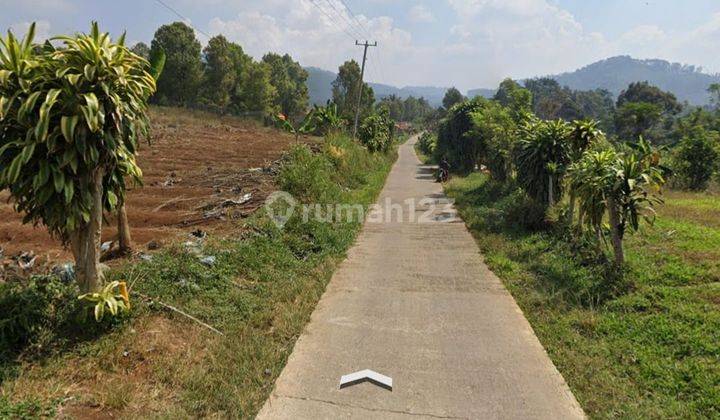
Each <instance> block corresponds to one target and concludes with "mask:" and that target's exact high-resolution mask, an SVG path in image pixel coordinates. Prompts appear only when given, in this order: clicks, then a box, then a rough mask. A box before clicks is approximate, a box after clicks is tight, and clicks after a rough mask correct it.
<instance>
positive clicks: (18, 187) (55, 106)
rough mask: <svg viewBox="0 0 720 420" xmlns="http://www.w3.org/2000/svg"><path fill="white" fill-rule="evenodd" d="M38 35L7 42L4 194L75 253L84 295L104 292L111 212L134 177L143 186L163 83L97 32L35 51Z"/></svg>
mask: <svg viewBox="0 0 720 420" xmlns="http://www.w3.org/2000/svg"><path fill="white" fill-rule="evenodd" d="M34 33H35V25H31V27H30V31H29V33H28V34H27V35H26V37H25V38H24V39H23V40H18V39H17V38H15V36H14V35H13V34H12V33H8V36H7V38H6V39H3V40H1V41H0V132H2V134H3V135H2V136H1V137H0V189H5V188H7V189H8V190H9V191H10V195H11V198H12V200H13V201H14V202H15V208H16V210H17V211H19V212H21V213H23V214H24V215H25V217H24V221H25V222H26V223H30V222H32V223H35V224H38V223H42V224H44V225H45V226H46V227H47V228H48V230H49V231H50V233H51V234H53V235H54V236H56V237H58V238H59V239H60V240H61V241H62V242H64V243H69V244H70V248H71V250H72V252H73V255H74V257H75V261H76V273H77V281H78V284H79V285H80V289H81V291H83V292H90V291H96V290H98V288H99V287H100V284H101V281H100V280H101V273H100V269H99V256H100V255H99V254H100V252H99V247H100V233H101V230H102V214H103V210H107V211H113V210H115V208H116V206H117V205H118V203H120V202H122V200H123V196H124V193H125V187H126V186H125V179H126V177H128V178H131V179H135V180H139V179H140V178H141V176H142V173H141V171H140V168H139V167H138V166H137V163H136V160H135V153H136V149H137V141H138V138H139V137H140V136H142V135H143V134H145V133H146V132H147V129H148V119H147V115H146V112H147V100H148V98H149V97H150V95H152V94H153V93H154V92H155V80H154V79H153V76H152V75H151V74H150V73H149V72H148V70H149V69H150V65H149V63H148V62H147V61H146V60H145V59H143V58H141V57H139V56H137V55H135V54H133V53H131V52H130V51H129V50H128V49H127V48H126V47H125V45H124V36H122V37H121V38H120V39H119V40H117V41H116V42H113V41H112V40H111V39H110V35H109V34H107V33H101V32H100V30H99V28H98V25H97V23H93V25H92V28H91V31H90V33H89V34H79V35H76V36H72V37H58V38H56V40H58V41H61V42H62V43H63V47H62V48H55V47H53V46H52V45H51V44H50V43H45V44H44V45H43V46H42V47H40V46H37V45H34V44H33V36H34Z"/></svg>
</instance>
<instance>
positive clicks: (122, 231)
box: [117, 201, 133, 255]
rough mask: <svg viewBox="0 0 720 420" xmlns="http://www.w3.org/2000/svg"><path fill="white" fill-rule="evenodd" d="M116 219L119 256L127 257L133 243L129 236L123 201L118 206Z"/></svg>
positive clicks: (128, 225) (128, 224)
mask: <svg viewBox="0 0 720 420" xmlns="http://www.w3.org/2000/svg"><path fill="white" fill-rule="evenodd" d="M117 217H118V245H119V247H120V254H122V255H128V254H130V253H131V252H132V247H133V243H132V237H131V236H130V223H128V217H127V211H126V210H125V201H123V202H122V203H121V204H120V205H119V206H118V210H117Z"/></svg>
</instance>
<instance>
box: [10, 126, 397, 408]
mask: <svg viewBox="0 0 720 420" xmlns="http://www.w3.org/2000/svg"><path fill="white" fill-rule="evenodd" d="M322 149H323V150H322V151H321V152H320V153H313V152H311V151H310V149H309V148H307V147H305V146H298V147H296V148H295V149H293V150H292V151H291V152H290V154H289V157H288V158H287V159H286V162H285V163H284V165H283V168H282V170H281V173H280V174H279V176H278V184H279V187H280V189H282V190H285V191H287V192H290V193H291V194H293V196H294V197H295V198H296V199H297V200H298V201H299V202H303V203H307V202H313V203H352V204H362V205H364V206H367V205H369V204H370V203H371V202H373V201H374V199H375V198H376V196H377V194H378V193H379V191H380V190H381V188H382V186H383V184H384V181H385V178H386V176H387V174H388V172H389V170H390V168H391V166H392V163H393V162H394V161H395V158H396V152H395V149H393V151H392V152H390V153H388V154H370V153H368V152H367V151H366V150H365V149H364V148H362V147H360V146H359V145H358V144H356V143H354V142H352V141H351V140H349V139H347V138H345V137H340V136H338V137H333V138H329V139H327V140H326V141H325V143H324V145H323V146H322ZM244 225H245V226H244V227H245V229H243V232H244V233H243V234H242V236H241V237H237V238H211V239H209V240H208V241H207V243H206V244H205V245H204V248H203V250H202V254H203V255H213V256H215V257H216V258H217V261H216V263H215V264H214V265H213V266H211V267H207V266H205V265H203V264H201V263H200V261H199V259H198V258H197V256H195V255H192V254H190V253H189V252H187V251H186V250H185V249H184V248H183V247H182V246H180V245H176V246H172V247H170V248H168V249H166V250H164V251H162V252H160V253H158V254H155V257H154V259H153V260H152V261H146V262H141V263H138V264H135V265H127V266H125V267H123V268H120V269H118V270H115V271H113V272H112V273H111V275H110V279H127V280H128V281H136V283H135V286H134V289H133V291H135V292H140V293H142V294H143V295H145V296H149V297H152V298H153V299H155V300H158V299H159V300H160V301H162V302H163V303H166V304H170V305H173V306H175V307H178V308H182V310H183V311H185V312H187V313H190V314H193V315H194V316H196V317H198V318H199V319H201V320H202V321H203V322H206V323H208V324H210V325H212V326H214V327H215V328H217V329H219V330H221V331H222V332H223V333H224V336H223V337H220V336H218V335H216V334H213V333H211V332H209V331H207V330H205V329H202V328H201V327H198V326H197V325H195V324H193V323H192V322H191V321H189V320H187V319H185V318H183V317H179V316H173V315H162V316H163V317H166V316H169V317H170V319H171V320H172V321H173V325H179V326H180V328H183V329H186V330H187V333H186V334H179V333H177V332H176V333H175V336H173V337H169V338H167V339H166V340H165V341H166V342H168V343H169V344H168V345H167V346H165V347H166V348H168V349H173V348H177V347H181V344H182V343H185V342H186V341H187V342H189V346H186V347H182V348H181V349H180V350H178V351H176V352H175V353H172V352H171V353H169V354H162V355H154V354H153V353H152V352H148V353H147V357H148V358H150V357H151V356H152V357H154V358H155V359H152V360H154V361H153V362H150V359H148V360H145V359H143V360H141V361H140V362H138V364H137V365H132V369H130V368H128V367H127V366H126V365H128V363H129V362H128V360H129V358H132V357H134V356H133V355H135V354H136V353H139V352H140V351H141V349H136V348H138V347H142V345H143V343H142V342H141V341H139V338H138V337H137V334H140V333H141V331H147V330H150V331H149V332H150V333H153V332H154V331H152V330H153V329H154V326H153V325H152V323H153V322H154V321H153V319H155V318H152V317H153V316H158V313H164V312H159V311H160V308H159V307H158V306H157V305H153V304H143V305H139V307H138V308H137V309H135V310H134V315H133V318H132V319H131V320H130V321H129V322H127V323H126V324H125V325H126V327H125V328H118V329H116V330H115V331H114V332H111V333H110V334H107V335H105V336H103V337H101V338H100V339H98V340H95V341H92V342H89V343H85V344H83V345H79V346H75V347H72V348H70V349H65V351H64V352H59V353H56V354H55V355H53V356H50V357H48V358H46V359H43V360H42V361H41V362H33V363H28V364H23V365H22V366H21V367H19V368H18V369H17V370H18V372H17V373H16V375H15V377H14V379H8V380H6V381H5V382H4V383H2V385H1V386H0V397H2V398H4V399H0V414H2V413H3V412H4V411H3V410H5V411H8V412H12V411H9V410H15V411H17V412H24V413H32V412H37V411H38V410H41V409H46V408H47V407H50V409H52V407H54V405H53V404H57V402H56V401H57V399H58V398H62V397H66V395H62V394H63V393H62V390H63V389H64V387H67V386H71V385H74V384H76V383H78V382H81V380H80V378H82V381H85V380H87V381H91V382H92V384H93V385H92V386H93V387H94V388H96V389H98V391H97V392H95V393H94V394H93V395H94V396H92V397H88V396H87V395H85V396H83V395H76V396H75V398H76V399H75V401H74V403H76V404H80V405H84V406H86V407H90V408H92V407H101V408H102V409H103V410H106V411H107V412H106V413H105V414H107V413H113V414H115V415H117V416H120V417H123V416H128V417H133V415H142V416H146V415H149V414H148V413H150V412H152V413H153V414H152V415H153V416H157V417H180V418H197V417H218V418H240V417H241V418H247V417H252V416H254V415H255V414H256V413H257V411H258V410H259V409H260V408H261V407H262V404H263V403H264V401H265V400H266V398H267V397H268V395H269V393H270V391H271V390H272V387H273V384H274V382H275V379H276V378H277V376H278V375H279V374H280V372H281V370H282V368H283V366H284V365H285V363H286V361H287V358H288V356H289V355H290V353H291V352H292V348H293V346H294V343H295V341H296V340H297V338H298V336H299V334H300V333H301V331H302V329H303V327H304V326H305V324H306V323H307V322H308V320H309V318H310V314H311V312H312V311H313V309H314V308H315V305H316V304H317V302H318V300H319V299H320V296H321V295H322V293H323V292H324V290H325V286H326V285H327V283H328V281H329V280H330V278H331V275H332V273H333V271H334V269H335V267H336V266H337V264H338V263H339V262H340V261H341V260H342V259H343V258H344V256H345V252H346V251H347V250H348V248H349V247H350V246H351V245H352V243H353V241H354V240H355V237H356V235H357V233H358V231H359V229H360V227H361V223H360V222H347V221H336V222H333V223H320V222H309V223H304V222H303V221H302V220H301V218H300V216H299V212H295V215H294V216H293V217H292V218H291V219H290V221H289V222H288V223H287V225H286V226H285V227H284V229H279V228H278V227H276V226H275V224H273V223H271V220H270V219H269V217H268V215H267V214H265V212H264V211H260V212H258V213H256V214H255V215H254V216H253V217H251V219H249V220H248V221H246V222H244ZM134 301H135V302H136V303H137V302H138V301H139V299H138V298H137V295H135V298H134ZM156 329H158V331H160V332H162V331H165V330H164V329H162V328H160V327H159V326H158V327H157V328H156ZM183 335H185V336H183ZM176 343H181V344H176ZM183 345H184V344H183ZM146 347H147V346H146ZM128 349H129V350H128ZM128 353H129V355H128ZM143 357H145V355H143ZM75 364H79V366H80V367H78V366H76V365H75ZM138 366H140V368H138ZM83 374H85V376H83ZM136 374H137V375H140V374H141V375H142V377H140V378H137V377H135V375H136ZM63 375H74V376H76V379H75V382H72V381H73V380H72V379H70V380H69V381H68V382H64V383H63V382H58V381H61V380H62V379H60V378H61V377H62V376H63ZM98 375H99V376H100V377H103V376H105V377H106V379H105V380H100V379H98ZM113 375H114V376H113ZM125 377H127V378H128V379H127V380H125V379H124V378H125ZM113 378H115V379H113ZM83 383H84V382H83ZM121 384H122V385H123V387H120V385H121ZM36 389H43V391H42V395H36V394H37V392H34V390H36ZM93 391H95V389H93ZM13 395H15V398H13ZM18 395H24V396H26V397H24V398H25V399H23V397H18ZM6 407H7V408H6ZM95 414H96V415H97V413H95Z"/></svg>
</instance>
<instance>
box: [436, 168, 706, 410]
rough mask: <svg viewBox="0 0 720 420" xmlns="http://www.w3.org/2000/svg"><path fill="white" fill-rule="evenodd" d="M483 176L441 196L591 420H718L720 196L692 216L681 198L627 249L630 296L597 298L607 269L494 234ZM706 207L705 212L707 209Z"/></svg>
mask: <svg viewBox="0 0 720 420" xmlns="http://www.w3.org/2000/svg"><path fill="white" fill-rule="evenodd" d="M496 189H497V188H496V187H494V186H493V185H492V183H491V182H489V181H488V180H487V178H486V177H485V176H483V175H479V174H474V175H471V176H469V177H467V178H455V179H453V180H452V181H451V182H450V184H449V185H448V187H447V192H448V194H449V195H450V196H451V197H453V198H455V199H456V200H457V205H458V208H459V211H460V214H461V215H462V217H463V219H464V220H465V221H466V223H467V224H468V226H469V227H470V229H471V231H472V232H473V234H474V236H475V238H476V240H477V243H478V244H479V246H480V248H481V250H482V252H483V253H484V254H485V255H486V261H487V263H488V265H489V266H490V268H491V269H492V270H493V271H494V272H495V273H496V274H497V275H498V276H499V277H500V278H501V279H502V280H503V281H504V283H505V285H506V286H507V287H508V289H509V290H510V292H511V293H512V294H513V296H514V297H515V299H516V301H517V302H518V304H519V305H520V306H521V308H522V309H523V312H524V313H525V315H526V317H527V318H528V320H529V321H530V323H531V324H532V326H533V328H534V330H535V332H536V334H537V335H538V338H539V339H540V341H541V342H542V343H543V345H544V346H545V348H546V349H547V351H548V353H549V355H550V357H551V358H552V360H553V362H554V363H555V365H556V366H557V367H558V369H559V370H560V372H561V373H562V374H563V376H564V377H565V379H566V380H567V382H568V384H569V385H570V387H571V388H572V390H573V392H574V394H575V396H576V397H577V399H578V400H579V402H580V404H581V405H582V406H583V408H584V409H585V410H586V413H587V414H588V415H590V416H591V417H593V418H615V417H622V418H712V417H715V418H717V417H720V362H719V360H720V258H718V257H719V256H720V255H718V254H720V227H718V226H717V225H714V226H713V225H707V224H705V223H703V222H702V220H705V219H707V218H709V217H711V216H717V213H715V214H714V215H713V214H708V212H715V211H718V207H716V206H715V204H712V205H708V204H707V203H708V202H710V203H717V199H716V197H710V198H708V197H705V198H703V197H701V196H698V198H700V200H699V203H700V204H698V206H697V208H696V210H697V212H696V213H692V214H694V216H692V215H691V216H687V213H677V212H674V211H673V210H672V206H673V205H682V206H686V207H692V206H693V200H692V196H688V195H687V194H685V195H684V196H683V197H681V198H678V199H677V203H676V202H675V197H676V196H675V195H673V194H672V193H671V194H669V195H668V197H667V200H668V204H669V205H668V207H670V208H669V209H660V212H659V217H658V220H657V223H656V224H655V226H654V227H645V228H643V229H642V231H641V232H640V233H638V234H636V235H633V236H631V237H630V238H629V239H628V240H627V260H628V261H627V265H628V272H627V275H626V277H625V281H626V282H627V283H628V284H627V291H626V292H624V293H622V294H620V295H619V296H616V297H611V298H606V297H603V295H602V293H601V291H602V287H603V285H604V284H605V280H603V278H604V276H603V270H602V269H601V268H599V267H597V266H596V265H594V264H592V263H588V261H586V260H584V259H582V258H579V257H578V255H577V253H576V252H575V251H576V250H574V249H573V248H571V245H569V244H568V243H567V242H566V241H564V240H562V238H560V237H559V236H558V235H557V234H555V233H551V232H528V231H525V230H523V229H513V228H510V227H503V228H498V224H497V223H494V222H492V221H490V220H489V218H490V217H498V216H501V214H499V213H502V211H503V207H502V206H501V204H500V203H502V201H503V197H504V196H503V195H502V194H497V193H496V192H493V190H496ZM706 207H709V208H706Z"/></svg>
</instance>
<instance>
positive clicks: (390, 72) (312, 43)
mask: <svg viewBox="0 0 720 420" xmlns="http://www.w3.org/2000/svg"><path fill="white" fill-rule="evenodd" d="M333 1H335V3H334V6H335V7H336V9H332V8H331V7H330V6H328V5H327V4H326V5H325V7H324V8H323V10H324V13H323V12H322V11H320V10H318V9H317V8H315V7H314V6H313V5H312V4H311V3H309V2H307V1H303V0H286V1H281V0H266V1H264V2H263V6H262V7H259V6H257V7H253V5H252V4H250V5H246V7H245V9H246V11H244V12H242V13H240V14H238V15H237V16H235V17H232V18H230V19H223V18H220V17H215V18H213V19H212V20H211V21H210V23H209V25H208V28H209V32H210V34H211V35H214V34H218V33H222V34H224V35H225V36H226V37H227V38H228V39H230V40H231V41H234V42H237V43H239V44H240V45H241V46H242V47H243V49H244V50H245V51H246V52H247V53H248V54H251V55H252V56H253V57H255V58H256V59H259V58H261V57H262V56H263V55H264V54H265V53H267V52H269V51H273V52H278V53H289V54H290V55H292V57H293V58H294V59H295V60H298V61H300V63H302V64H303V65H304V66H317V67H321V68H325V69H330V70H337V68H338V66H339V65H341V64H342V63H343V62H344V61H345V60H349V59H351V58H354V59H355V60H357V61H359V60H361V59H362V49H361V48H359V47H357V46H356V45H355V39H356V38H358V39H364V38H365V32H366V31H365V29H367V32H369V33H370V35H371V39H370V41H378V44H379V48H371V49H370V50H371V51H370V53H369V57H368V60H369V63H370V64H369V66H368V78H369V79H370V80H373V81H382V82H385V83H398V84H402V83H404V80H403V79H404V77H403V76H404V74H405V72H404V69H400V68H399V67H398V66H397V63H398V62H399V61H400V60H402V57H407V55H408V54H410V53H411V52H412V51H413V47H412V37H411V35H410V33H409V32H407V31H404V30H401V29H399V28H397V27H396V26H395V23H394V20H393V19H392V18H390V17H387V16H380V17H373V18H368V17H366V16H362V15H358V16H357V19H358V20H359V22H360V23H357V22H356V21H355V20H354V19H353V18H352V17H351V16H350V15H349V14H347V12H345V13H344V15H340V14H339V12H342V11H343V10H346V9H344V7H342V6H341V4H342V3H340V1H339V0H333ZM251 3H252V2H251ZM258 3H259V2H258ZM248 6H249V7H248ZM361 35H363V36H361ZM381 66H382V67H381Z"/></svg>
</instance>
